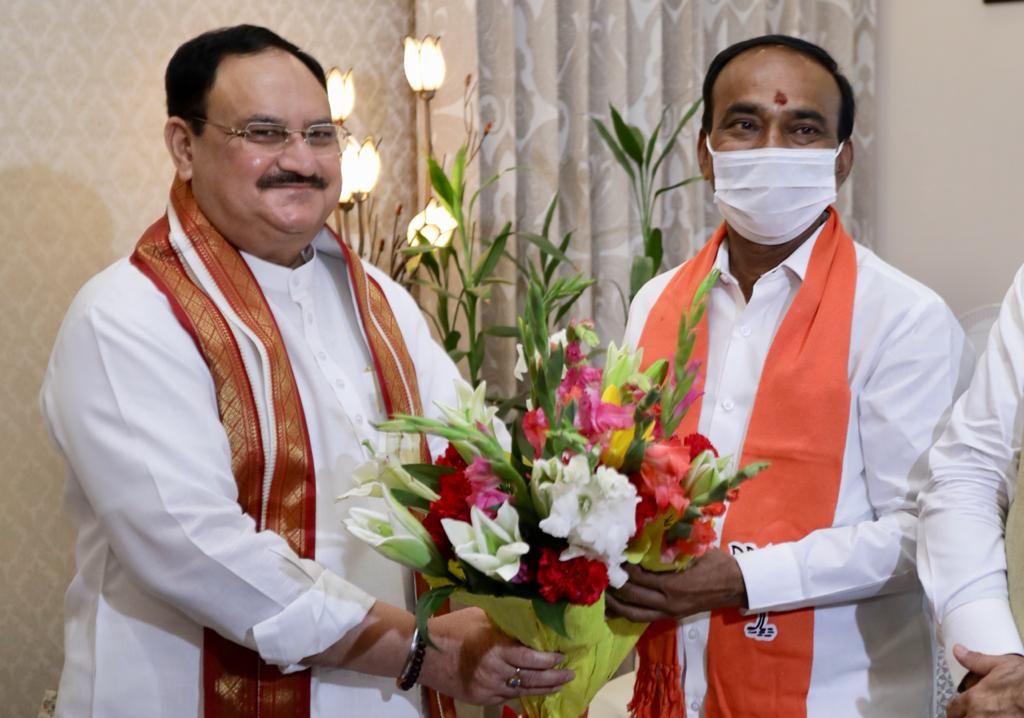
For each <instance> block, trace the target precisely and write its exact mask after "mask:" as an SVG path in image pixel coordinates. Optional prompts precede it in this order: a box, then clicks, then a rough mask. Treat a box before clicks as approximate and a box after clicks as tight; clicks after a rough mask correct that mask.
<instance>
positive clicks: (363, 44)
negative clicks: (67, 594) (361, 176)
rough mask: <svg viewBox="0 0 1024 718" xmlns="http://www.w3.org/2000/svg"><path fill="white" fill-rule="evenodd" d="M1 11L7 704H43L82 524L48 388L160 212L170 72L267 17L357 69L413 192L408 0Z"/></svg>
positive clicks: (388, 178)
mask: <svg viewBox="0 0 1024 718" xmlns="http://www.w3.org/2000/svg"><path fill="white" fill-rule="evenodd" d="M2 8H3V22H0V47H2V48H3V53H4V60H3V62H0V87H2V88H3V95H4V98H3V103H2V104H0V242H2V254H3V261H2V262H0V308H2V311H3V316H4V321H3V322H2V323H0V357H2V367H3V373H2V376H3V378H2V380H0V406H3V411H2V413H0V436H2V437H3V441H2V443H0V466H2V467H3V473H2V474H0V482H2V490H3V496H4V498H3V500H2V501H0V547H2V548H3V551H2V554H0V585H2V586H3V589H2V590H0V632H2V635H3V638H2V640H0V705H2V706H3V709H2V710H0V713H3V714H4V715H9V716H12V717H13V716H17V717H19V718H20V717H22V716H35V714H36V710H37V708H38V706H39V702H40V700H41V699H42V696H43V692H44V689H46V688H50V687H55V686H56V683H57V678H58V675H59V672H60V665H61V660H62V649H61V646H62V619H61V612H62V600H63V592H64V589H65V586H66V584H67V581H68V578H69V576H70V572H71V565H72V557H71V541H72V531H71V528H70V527H69V526H68V525H67V520H66V518H65V516H64V515H63V513H62V510H61V491H62V481H63V466H62V463H61V461H60V460H59V459H58V458H57V457H56V455H55V454H54V453H53V451H52V450H51V449H50V446H49V442H48V440H47V438H46V436H45V431H44V429H43V427H42V423H41V420H40V419H39V415H38V411H37V408H36V394H37V392H38V388H39V384H40V381H41V379H42V375H43V371H44V369H45V365H46V360H47V357H48V355H49V352H50V347H51V345H52V343H53V338H54V335H55V334H56V331H57V327H58V326H59V324H60V320H61V318H62V316H63V314H64V311H65V309H66V308H67V305H68V303H69V302H70V300H71V298H72V297H73V296H74V294H75V292H76V291H77V290H78V288H79V287H80V286H81V284H82V283H83V282H84V281H85V280H86V279H87V278H88V277H89V276H91V275H92V274H94V273H96V272H97V271H99V270H100V269H101V268H103V267H104V266H106V265H107V264H109V263H110V262H111V261H113V260H114V259H115V258H117V257H118V256H121V255H123V254H126V253H127V252H128V251H129V250H130V248H131V247H132V245H133V243H134V242H135V240H136V238H137V237H138V235H139V234H140V233H141V232H142V231H143V230H144V229H145V228H146V227H147V226H148V225H149V224H150V223H151V222H153V220H155V219H156V218H157V216H158V215H159V214H160V213H161V212H162V211H163V206H164V203H165V201H166V194H167V190H168V188H169V184H170V180H171V177H172V167H171V164H170V161H169V160H168V159H167V157H166V152H165V150H164V146H163V139H162V126H163V121H164V98H163V71H164V67H165V65H166V63H167V60H168V59H169V58H170V56H171V54H172V53H173V51H174V49H175V48H176V47H177V46H178V45H179V44H180V43H182V42H184V41H185V40H187V39H188V38H190V37H192V36H193V35H195V34H198V33H199V32H202V31H204V30H207V29H210V28H213V27H218V26H223V25H231V24H236V23H239V22H252V23H257V24H262V25H266V26H268V27H270V28H271V29H274V30H275V31H277V32H279V33H280V34H281V35H283V36H284V37H286V38H288V39H290V40H292V41H293V42H295V43H296V44H298V45H300V46H302V47H303V48H305V49H306V50H308V51H310V52H311V53H312V54H313V55H314V56H315V57H317V58H318V59H319V60H320V61H321V62H322V63H323V64H324V65H325V66H330V65H334V64H337V65H339V66H342V67H343V68H344V67H349V66H353V67H354V68H355V77H356V80H355V81H356V91H357V100H356V109H355V114H354V116H353V117H352V118H351V119H350V120H349V125H350V128H351V129H352V130H353V132H354V133H355V134H356V135H357V136H359V137H362V136H363V134H364V133H370V132H372V133H373V134H374V135H376V136H378V137H382V138H383V140H384V142H383V144H382V146H381V152H382V155H383V159H384V169H383V172H382V176H381V180H380V185H379V190H378V195H379V202H380V205H381V207H387V208H391V207H394V205H395V204H396V203H398V202H401V203H403V204H404V205H405V206H406V207H411V206H412V205H413V204H414V201H415V184H414V182H415V168H414V163H415V157H416V147H415V134H414V129H413V118H414V104H413V96H412V94H411V93H410V91H409V90H408V86H407V85H406V83H405V78H404V75H403V72H402V48H401V40H402V38H403V37H404V36H405V35H406V34H408V33H409V32H411V31H412V28H413V8H412V0H334V1H330V0H218V1H217V2H213V3H211V2H199V1H198V0H173V1H171V2H167V1H166V0H165V1H164V2H156V1H155V0H4V2H3V4H2Z"/></svg>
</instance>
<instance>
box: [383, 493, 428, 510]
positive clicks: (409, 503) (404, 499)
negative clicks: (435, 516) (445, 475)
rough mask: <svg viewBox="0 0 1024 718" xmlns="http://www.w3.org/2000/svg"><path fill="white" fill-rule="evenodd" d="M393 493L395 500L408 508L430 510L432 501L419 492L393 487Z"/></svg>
mask: <svg viewBox="0 0 1024 718" xmlns="http://www.w3.org/2000/svg"><path fill="white" fill-rule="evenodd" d="M435 493H436V492H435ZM391 495H392V496H394V497H395V500H396V501H398V503H400V504H401V505H402V506H404V507H405V508H407V509H419V510H421V511H429V510H430V502H429V501H427V500H426V499H425V498H423V497H422V496H420V495H419V494H414V493H413V492H411V491H406V490H405V489H391Z"/></svg>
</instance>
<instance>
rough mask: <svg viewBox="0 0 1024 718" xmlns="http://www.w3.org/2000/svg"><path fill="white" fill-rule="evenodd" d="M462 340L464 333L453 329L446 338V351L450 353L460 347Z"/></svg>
mask: <svg viewBox="0 0 1024 718" xmlns="http://www.w3.org/2000/svg"><path fill="white" fill-rule="evenodd" d="M460 339H462V333H461V332H459V331H458V330H456V329H452V330H451V331H450V332H448V334H447V335H446V336H445V338H444V350H445V351H446V352H450V351H452V350H453V349H455V348H456V347H458V346H459V340H460Z"/></svg>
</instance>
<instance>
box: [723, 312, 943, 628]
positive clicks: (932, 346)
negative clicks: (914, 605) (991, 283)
mask: <svg viewBox="0 0 1024 718" xmlns="http://www.w3.org/2000/svg"><path fill="white" fill-rule="evenodd" d="M962 350H963V333H962V331H961V330H960V327H959V325H958V324H957V323H956V320H955V318H954V317H953V316H952V314H951V313H950V312H949V310H948V308H946V306H945V305H944V304H942V303H941V302H940V301H938V300H935V301H934V302H928V303H923V304H921V305H918V306H917V307H915V308H914V309H913V310H911V311H909V312H908V314H907V316H905V317H902V318H901V319H900V321H899V322H898V323H897V324H896V325H895V326H894V327H893V329H892V331H891V332H890V334H889V336H888V337H887V338H886V340H885V346H884V348H882V349H881V350H880V352H879V356H878V359H877V364H876V366H875V368H874V369H873V371H872V372H871V374H870V376H869V377H868V379H867V381H866V382H865V385H864V386H863V388H862V389H861V390H860V391H859V392H857V393H856V394H855V395H854V396H853V397H851V401H853V402H855V403H856V414H857V416H858V417H859V429H860V432H859V433H860V444H861V449H862V455H863V457H864V480H865V482H866V491H867V496H868V501H869V502H870V507H871V514H872V515H871V516H870V517H868V518H866V520H864V521H861V522H858V523H853V524H851V525H846V526H836V527H831V528H826V529H819V530H817V531H814V532H812V533H811V534H808V535H807V536H806V537H805V538H803V539H801V540H799V541H795V542H790V543H783V544H776V545H774V546H769V547H767V548H764V549H761V550H758V551H751V552H747V553H744V554H740V555H738V556H736V560H737V562H738V563H739V566H740V570H741V571H742V573H743V579H744V583H745V584H746V591H747V602H748V603H747V606H748V610H750V611H751V612H761V611H784V610H791V609H796V608H801V607H806V606H816V605H825V604H834V603H840V602H846V601H856V600H860V599H863V598H867V597H871V596H877V595H882V594H886V593H894V592H898V591H904V590H907V589H910V588H911V587H913V586H914V585H915V583H916V581H917V577H916V574H915V544H916V539H917V505H916V494H917V490H918V488H919V487H920V485H921V484H922V483H923V481H924V471H925V469H924V463H925V462H924V459H925V455H926V452H927V450H928V447H929V446H930V445H931V443H932V441H933V440H934V437H935V436H936V434H937V432H938V430H939V427H940V425H941V422H942V421H943V420H944V418H945V416H946V415H947V413H948V410H949V406H950V404H951V403H952V401H953V398H954V391H955V388H956V384H957V379H958V375H959V370H960V355H961V352H962ZM851 436H852V434H851Z"/></svg>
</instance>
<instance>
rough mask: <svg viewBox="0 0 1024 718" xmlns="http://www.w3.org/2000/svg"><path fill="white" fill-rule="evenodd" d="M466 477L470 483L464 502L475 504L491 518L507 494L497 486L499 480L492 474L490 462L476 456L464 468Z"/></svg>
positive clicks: (504, 500)
mask: <svg viewBox="0 0 1024 718" xmlns="http://www.w3.org/2000/svg"><path fill="white" fill-rule="evenodd" d="M466 478H467V479H468V480H469V485H470V492H469V496H467V497H466V503H467V504H468V505H470V506H476V507H477V508H478V509H480V510H481V511H483V512H484V513H486V514H487V515H488V516H489V517H490V518H492V519H493V518H494V517H495V516H496V515H497V513H498V510H497V509H498V506H500V505H501V504H503V503H505V502H506V501H508V499H509V495H508V494H506V493H505V492H504V491H502V490H501V489H499V488H498V484H499V483H500V482H499V481H498V477H497V476H495V475H494V471H493V470H492V469H491V464H490V462H489V461H487V459H484V458H483V457H481V456H477V457H476V458H475V459H473V463H472V464H470V465H469V466H468V467H467V468H466Z"/></svg>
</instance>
